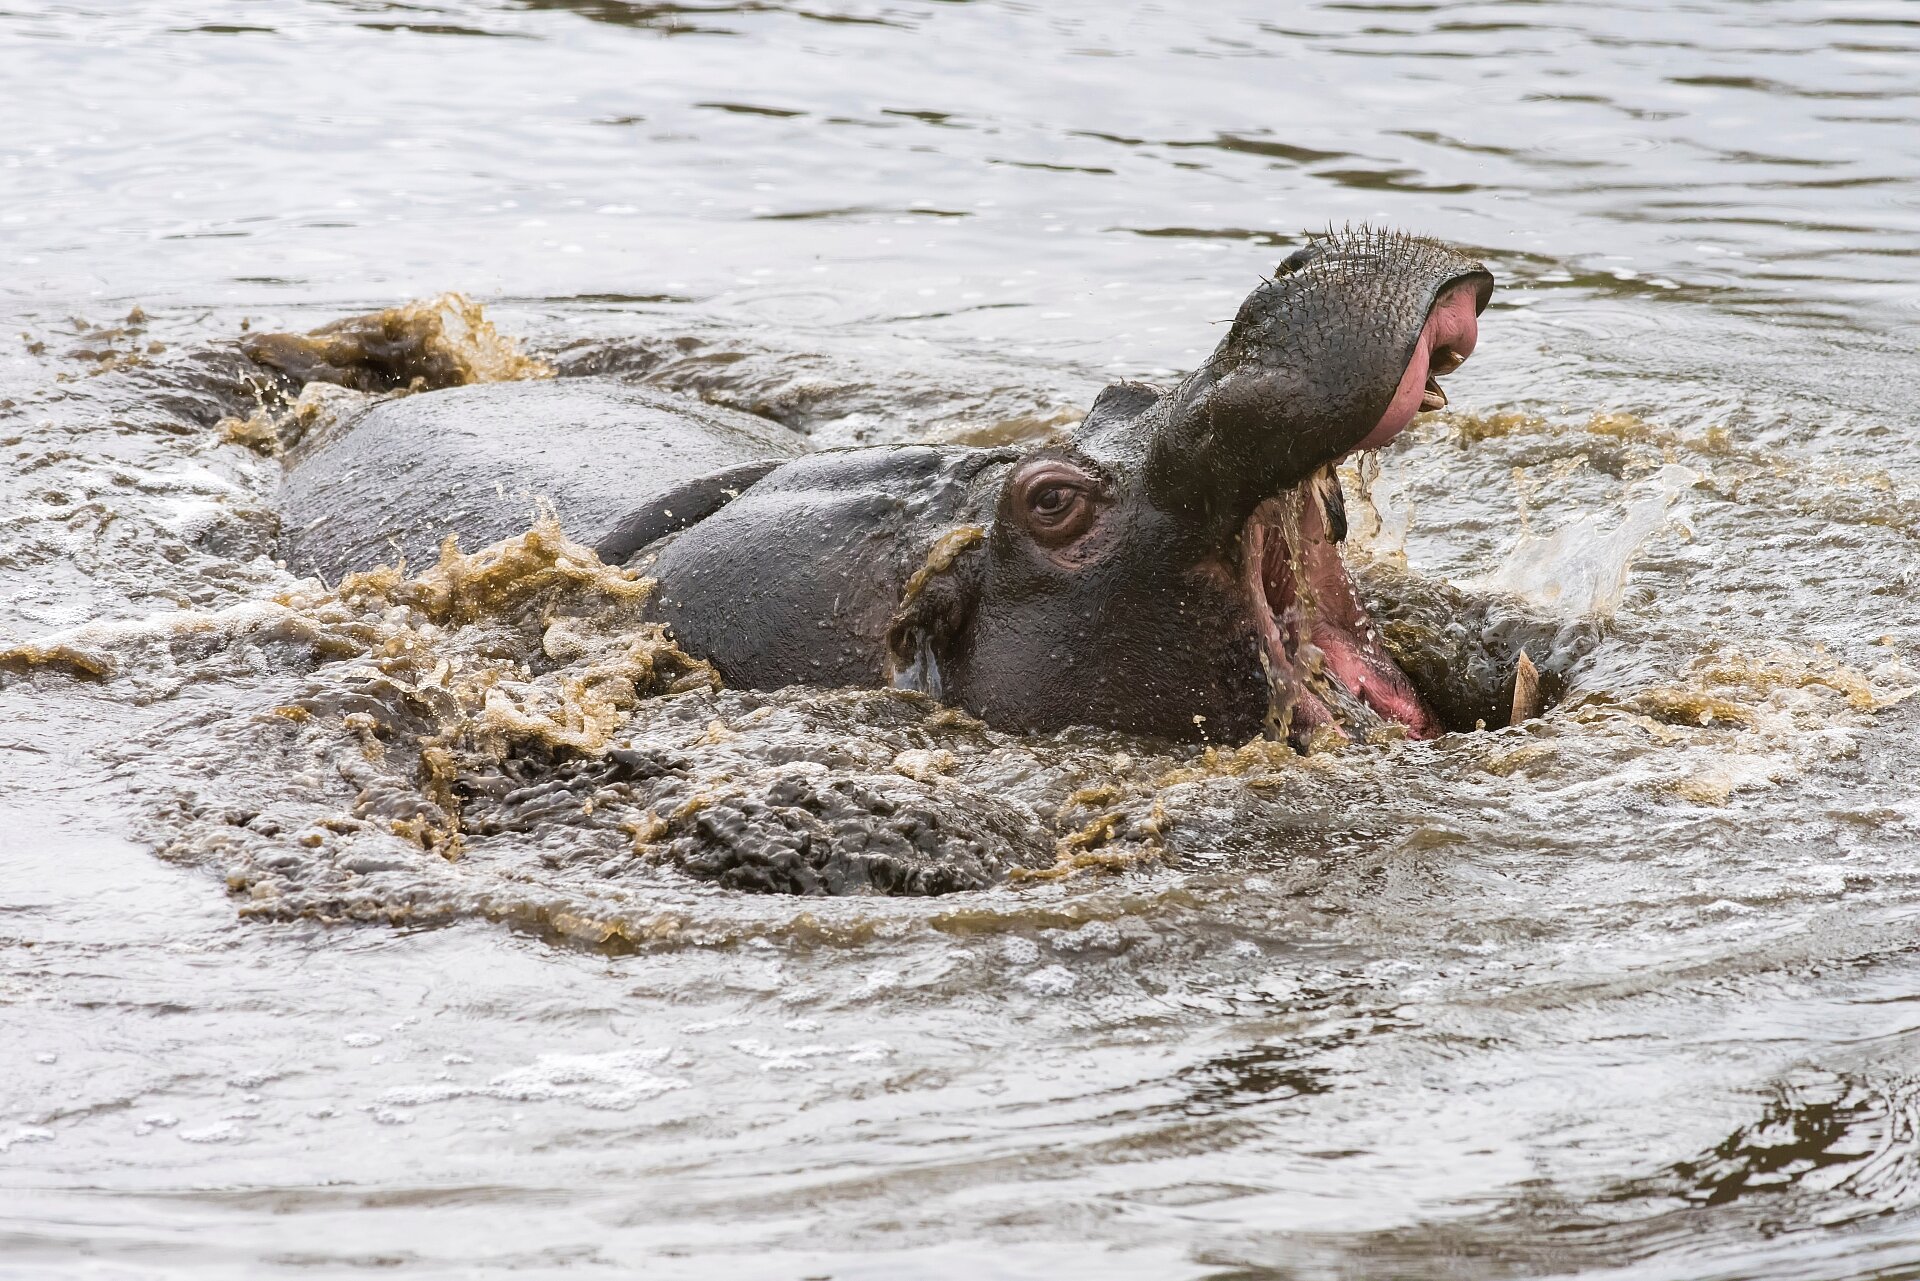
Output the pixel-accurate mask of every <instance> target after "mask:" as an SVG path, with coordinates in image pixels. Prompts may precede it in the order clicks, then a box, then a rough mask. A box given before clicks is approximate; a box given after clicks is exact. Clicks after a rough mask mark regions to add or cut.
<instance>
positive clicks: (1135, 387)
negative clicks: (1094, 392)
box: [1080, 383, 1167, 431]
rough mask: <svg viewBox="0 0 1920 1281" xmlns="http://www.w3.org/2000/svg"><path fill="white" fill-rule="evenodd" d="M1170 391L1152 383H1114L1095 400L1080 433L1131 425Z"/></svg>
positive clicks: (1105, 388)
mask: <svg viewBox="0 0 1920 1281" xmlns="http://www.w3.org/2000/svg"><path fill="white" fill-rule="evenodd" d="M1166 394H1167V393H1166V389H1165V388H1163V387H1155V386H1154V385H1153V384H1152V383H1112V384H1109V385H1108V386H1106V387H1104V388H1102V389H1101V391H1100V394H1099V395H1098V396H1095V397H1094V398H1093V408H1092V409H1089V410H1088V411H1087V416H1086V418H1085V419H1084V420H1083V421H1082V422H1081V424H1080V430H1082V431H1093V430H1096V429H1098V428H1101V427H1106V426H1109V425H1111V424H1113V423H1122V422H1131V421H1132V420H1133V419H1135V418H1138V417H1139V416H1140V415H1141V414H1144V413H1146V412H1147V410H1149V409H1151V408H1153V406H1154V405H1155V404H1156V403H1157V402H1158V401H1159V399H1160V398H1161V397H1162V396H1164V395H1166Z"/></svg>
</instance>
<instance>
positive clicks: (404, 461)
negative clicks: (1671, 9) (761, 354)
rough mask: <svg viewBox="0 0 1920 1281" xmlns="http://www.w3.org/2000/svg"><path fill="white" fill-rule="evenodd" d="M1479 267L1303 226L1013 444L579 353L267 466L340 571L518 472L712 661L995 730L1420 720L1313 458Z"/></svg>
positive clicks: (1479, 300) (316, 561) (1352, 434)
mask: <svg viewBox="0 0 1920 1281" xmlns="http://www.w3.org/2000/svg"><path fill="white" fill-rule="evenodd" d="M1492 287H1493V279H1492V276H1491V275H1490V274H1489V273H1488V272H1487V271H1486V269H1485V268H1484V267H1482V266H1481V265H1480V264H1479V263H1477V262H1474V261H1472V260H1471V259H1468V258H1466V257H1463V256H1462V255H1460V254H1459V253H1457V252H1455V251H1454V250H1451V249H1449V248H1447V247H1446V246H1443V245H1440V244H1437V243H1435V242H1432V241H1428V240H1422V239H1417V238H1413V237H1406V236H1399V235H1385V234H1378V233H1348V234H1342V235H1336V236H1329V237H1324V238H1319V239H1316V240H1314V241H1312V242H1310V243H1309V244H1308V245H1307V246H1306V247H1304V248H1303V249H1301V250H1299V251H1297V252H1295V253H1294V254H1293V255H1292V256H1291V257H1289V258H1288V259H1287V261H1286V262H1285V263H1283V264H1282V265H1281V268H1280V270H1279V271H1278V272H1277V273H1276V274H1275V276H1274V278H1273V279H1272V280H1271V281H1267V282H1265V283H1263V284H1262V285H1261V286H1260V287H1259V288H1258V289H1256V290H1255V291H1254V292H1253V293H1252V294H1251V295H1250V296H1249V297H1248V298H1247V300H1246V302H1245V303H1244V304H1243V305H1242V306H1241V308H1240V312H1239V314H1238V316H1237V317H1236V319H1235V320H1234V323H1233V325H1232V327H1231V329H1230V330H1229V332H1228V334H1227V336H1226V337H1225V339H1224V340H1223V341H1222V342H1221V343H1220V346H1219V348H1218V349H1217V350H1216V351H1215V352H1214V353H1213V355H1212V357H1211V358H1210V359H1209V360H1208V361H1207V362H1206V364H1204V365H1203V366H1202V367H1201V368H1200V369H1198V370H1196V371H1195V372H1194V373H1192V374H1190V375H1188V376H1187V377H1186V378H1185V379H1183V380H1182V381H1181V382H1179V383H1178V384H1177V385H1175V386H1173V387H1171V388H1167V389H1162V388H1158V387H1149V386H1146V385H1143V384H1135V383H1122V384H1117V385H1115V386H1112V387H1109V388H1107V390H1106V391H1104V392H1102V393H1101V395H1100V396H1099V398H1098V399H1097V400H1096V401H1095V403H1094V406H1093V408H1092V410H1091V412H1089V414H1088V415H1087V417H1086V419H1085V420H1084V421H1083V422H1082V423H1081V424H1080V425H1079V426H1078V427H1076V428H1075V429H1073V431H1072V432H1070V433H1068V434H1066V435H1065V436H1064V437H1062V438H1060V439H1057V440H1055V441H1051V442H1048V443H1046V444H1044V445H1042V446H1040V447H1037V448H994V449H971V448H963V447H936V446H914V445H907V446H891V447H886V446H882V447H870V448H861V449H845V450H828V451H821V452H817V453H811V454H806V453H803V452H802V442H801V439H800V438H799V437H797V436H795V435H793V434H792V433H789V432H786V431H784V430H783V429H781V428H779V427H776V426H773V425H771V424H766V423H764V422H760V421H759V420H754V419H750V418H746V417H744V416H742V415H735V414H730V413H722V412H720V411H716V410H713V409H712V408H711V407H708V406H704V405H699V404H697V403H694V402H689V401H685V400H680V399H678V398H672V397H668V396H665V395H661V394H658V393H652V392H639V391H635V390H633V389H630V388H625V387H622V386H620V385H618V384H612V383H600V382H597V381H595V380H584V379H582V380H561V381H560V382H558V383H550V384H507V385H496V386H492V387H488V388H484V389H483V388H472V389H466V390H464V391H455V392H447V393H429V394H426V395H420V396H415V397H410V398H406V399H403V400H399V401H394V402H389V403H387V404H385V405H382V406H380V407H377V408H376V409H374V410H372V411H370V412H369V413H367V414H366V415H364V416H363V417H362V418H361V419H360V420H358V421H357V422H355V423H353V424H349V425H348V427H347V429H346V430H345V431H344V432H337V433H335V436H334V438H333V439H332V440H330V441H327V442H324V443H323V444H322V445H321V446H320V447H319V448H317V449H315V450H312V451H310V452H309V454H307V455H306V456H304V457H301V458H296V459H294V460H292V461H291V463H290V468H289V479H288V482H287V491H286V502H285V509H284V513H283V514H284V516H285V521H286V528H287V529H288V531H289V543H290V547H289V552H290V556H291V558H292V561H293V563H294V565H295V566H296V568H301V569H305V570H310V571H317V572H320V573H322V574H325V575H337V574H340V573H343V572H347V571H351V570H355V569H363V568H366V567H367V566H368V565H370V564H372V563H373V562H375V561H377V560H382V559H386V560H390V559H391V558H392V554H393V548H394V547H395V546H396V545H397V546H398V547H400V548H401V549H402V550H403V551H406V552H408V553H409V554H411V555H413V556H415V557H420V556H423V555H426V554H429V553H430V552H431V549H432V548H433V547H434V546H435V545H436V544H437V542H438V541H439V538H440V537H441V536H442V535H443V534H445V533H447V532H455V533H458V534H460V535H461V537H462V541H463V543H464V544H465V545H467V546H469V547H471V546H474V545H475V544H476V542H478V541H485V540H487V539H489V538H495V537H500V536H504V535H505V534H507V533H511V532H514V531H515V530H517V529H519V528H523V527H524V525H525V522H526V518H527V514H528V511H529V509H530V503H529V501H528V498H527V494H528V493H529V492H537V493H539V494H540V495H542V496H543V497H544V498H545V500H546V501H548V502H550V503H551V504H552V506H553V508H554V509H555V511H556V512H557V513H558V514H559V516H560V518H561V521H562V523H563V525H564V526H565V527H566V528H567V530H568V532H569V533H570V534H571V535H572V536H574V537H575V538H576V539H580V540H582V541H587V542H590V543H593V544H595V545H596V547H597V549H598V550H599V551H600V553H601V555H602V556H603V557H604V558H605V559H608V560H610V561H619V562H626V563H630V564H632V565H634V566H636V567H638V568H641V569H644V570H645V572H646V573H648V574H649V575H650V576H652V577H654V578H655V579H657V580H658V583H659V587H658V590H657V592H656V593H655V596H654V599H653V602H652V604H651V606H650V608H651V609H652V610H653V611H654V612H655V614H656V616H657V617H658V618H660V619H661V620H662V621H664V622H666V623H667V624H669V625H670V626H671V628H672V629H673V632H674V634H675V637H676V639H677V640H678V641H679V643H680V644H681V645H682V647H683V648H685V649H687V650H688V651H689V652H690V653H693V654H696V655H698V656H700V657H703V658H706V659H708V660H710V661H711V662H712V663H713V664H714V665H715V667H716V668H717V669H718V670H719V672H720V674H721V676H722V677H723V678H724V679H725V680H726V681H727V682H728V683H730V684H734V685H737V686H743V687H754V688H773V687H778V686H782V685H789V684H799V683H805V684H819V685H880V684H891V685H895V686H901V687H909V688H915V689H919V690H922V691H924V692H926V693H928V694H930V695H932V696H934V697H936V698H939V699H941V700H943V701H946V702H949V703H952V704H955V705H957V706H960V707H962V708H965V709H966V710H968V711H970V712H972V713H974V714H976V715H978V716H980V717H982V718H983V719H985V720H987V721H989V722H990V723H993V724H997V725H1001V726H1003V727H1007V728H1014V729H1028V730H1051V729H1056V728H1060V727H1063V726H1067V725H1073V724H1091V725H1101V726H1109V727H1112V728H1116V729H1122V730H1128V731H1134V732H1142V733H1150V734H1156V735H1161V736H1167V737H1176V738H1197V737H1202V736H1205V737H1209V738H1215V739H1230V740H1237V739H1245V738H1249V737H1253V736H1255V735H1257V734H1259V733H1261V732H1263V731H1265V732H1268V733H1273V734H1277V735H1281V736H1287V735H1291V736H1293V737H1294V738H1296V739H1299V738H1303V737H1308V736H1311V735H1312V734H1313V733H1314V732H1316V731H1319V730H1322V729H1326V730H1331V731H1333V732H1336V733H1356V732H1366V731H1369V730H1372V729H1375V728H1379V727H1381V726H1382V725H1383V724H1384V725H1392V724H1398V725H1401V726H1404V727H1406V729H1407V730H1408V731H1409V732H1411V733H1413V734H1415V735H1417V736H1430V735H1433V734H1436V733H1438V732H1440V730H1441V727H1440V725H1439V723H1438V722H1437V720H1436V719H1435V717H1434V715H1433V713H1432V712H1431V711H1430V710H1429V709H1428V707H1427V705H1426V704H1425V703H1424V702H1423V700H1422V699H1421V697H1420V695H1419V694H1418V693H1417V692H1416V691H1415V690H1414V688H1413V686H1412V685H1411V683H1410V682H1409V681H1408V680H1407V678H1406V677H1405V676H1404V675H1403V674H1402V673H1401V672H1400V670H1399V669H1398V668H1397V667H1396V666H1395V665H1394V663H1393V662H1392V660H1391V659H1390V658H1389V657H1388V656H1387V654H1386V652H1385V650H1384V649H1383V648H1382V647H1381V644H1380V642H1379V639H1378V637H1377V636H1376V635H1375V633H1374V629H1373V626H1372V624H1371V622H1370V620H1369V619H1368V617H1367V614H1366V611H1365V610H1364V608H1363V607H1362V606H1361V604H1360V601H1359V598H1358V596H1357V594H1356V593H1355V592H1354V590H1353V587H1352V584H1351V583H1350V581H1349V580H1348V578H1347V575H1346V573H1345V570H1344V568H1343V567H1342V565H1341V562H1340V557H1339V552H1338V547H1337V543H1338V541H1339V539H1340V538H1341V537H1342V536H1343V535H1344V518H1343V516H1342V511H1341V506H1340V495H1339V486H1338V483H1337V481H1335V480H1334V479H1333V472H1332V465H1333V464H1334V463H1335V462H1336V461H1337V460H1338V459H1340V458H1342V457H1344V456H1345V455H1347V454H1349V453H1351V452H1353V451H1354V450H1356V449H1362V448H1377V447H1379V446H1380V445H1382V444H1384V443H1386V442H1387V441H1388V440H1390V439H1392V437H1393V436H1394V435H1395V434H1397V433H1398V432H1399V431H1400V430H1402V429H1403V428H1404V427H1405V426H1406V425H1407V424H1408V423H1409V422H1410V421H1411V420H1412V418H1413V416H1414V415H1415V414H1416V413H1417V412H1419V411H1420V409H1422V408H1423V407H1425V408H1432V407H1434V406H1435V405H1437V404H1444V403H1445V398H1444V396H1443V395H1442V394H1441V392H1440V390H1439V387H1438V384H1437V383H1435V382H1434V381H1433V378H1434V375H1436V374H1444V373H1446V372H1449V371H1450V370H1451V369H1453V368H1454V367H1455V366H1457V365H1458V364H1459V363H1460V362H1461V361H1462V360H1464V359H1465V358H1466V356H1467V355H1468V354H1469V353H1470V352H1471V351H1472V349H1473V344H1474V340H1475V337H1476V334H1477V328H1476V317H1477V316H1478V314H1479V312H1480V310H1481V309H1482V308H1483V307H1484V306H1485V305H1486V301H1487V297H1488V295H1489V294H1490V292H1491V290H1492ZM503 475H511V476H514V477H515V478H516V482H517V484H518V485H519V486H521V487H522V488H521V490H520V492H518V493H517V494H516V493H512V492H507V491H504V490H503V488H502V487H501V486H500V485H499V484H498V480H499V477H501V476H503Z"/></svg>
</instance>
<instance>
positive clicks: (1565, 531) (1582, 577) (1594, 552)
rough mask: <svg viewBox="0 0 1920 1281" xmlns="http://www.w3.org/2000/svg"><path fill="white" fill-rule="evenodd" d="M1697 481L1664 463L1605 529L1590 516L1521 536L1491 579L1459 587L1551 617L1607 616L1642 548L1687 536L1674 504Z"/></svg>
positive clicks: (1692, 473)
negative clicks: (1676, 534) (1668, 535)
mask: <svg viewBox="0 0 1920 1281" xmlns="http://www.w3.org/2000/svg"><path fill="white" fill-rule="evenodd" d="M1700 479H1701V478H1700V473H1698V472H1696V471H1694V470H1693V469H1692V468H1690V467H1682V466H1680V465H1679V464H1678V463H1668V464H1667V465H1665V466H1664V467H1662V468H1660V470H1659V471H1657V472H1655V473H1654V475H1653V476H1652V477H1651V478H1649V479H1648V480H1646V481H1643V482H1641V483H1640V484H1638V485H1636V486H1634V487H1633V489H1631V490H1629V491H1628V496H1627V498H1626V502H1625V511H1624V513H1623V514H1622V515H1621V517H1620V519H1619V521H1618V523H1616V524H1615V525H1613V527H1612V528H1610V529H1608V528H1604V527H1603V522H1604V521H1605V519H1606V518H1605V516H1604V515H1603V514H1602V513H1598V512H1589V513H1587V514H1585V515H1582V516H1579V517H1576V518H1575V519H1573V520H1571V521H1569V522H1567V523H1566V524H1564V525H1562V526H1560V527H1559V528H1558V529H1556V530H1554V531H1553V532H1552V533H1550V534H1545V535H1541V534H1535V533H1533V532H1531V531H1529V530H1522V531H1521V533H1520V535H1519V536H1518V537H1517V538H1516V539H1515V540H1514V543H1513V546H1512V547H1510V548H1508V549H1507V553H1506V555H1505V556H1504V557H1503V558H1502V559H1501V562H1500V564H1499V566H1498V567H1497V568H1496V569H1494V570H1493V572H1492V573H1489V574H1486V575H1484V576H1482V577H1480V578H1477V579H1473V580H1470V581H1469V582H1468V583H1466V584H1463V585H1464V586H1467V587H1469V588H1471V589H1475V590H1479V591H1489V592H1505V593H1507V594H1509V595H1512V596H1517V597H1519V598H1520V599H1521V600H1524V601H1526V602H1528V603H1529V604H1532V605H1537V606H1540V607H1542V608H1544V609H1549V610H1552V611H1554V612H1555V613H1563V614H1574V615H1579V616H1581V617H1587V618H1611V617H1612V616H1613V614H1614V613H1615V612H1616V611H1617V610H1618V609H1619V608H1620V602H1621V600H1622V599H1623V598H1624V597H1625V595H1626V590H1627V576H1628V573H1629V571H1630V570H1631V569H1632V568H1633V562H1634V560H1635V559H1636V558H1637V557H1638V556H1639V555H1640V553H1641V552H1642V551H1643V550H1645V548H1646V546H1647V544H1649V543H1651V542H1652V541H1653V540H1654V539H1655V538H1656V537H1658V536H1659V535H1661V534H1662V533H1665V532H1666V531H1667V530H1669V529H1675V528H1678V529H1681V530H1683V531H1686V532H1688V533H1689V534H1691V526H1690V525H1689V524H1688V520H1687V513H1686V511H1685V509H1684V508H1681V507H1679V502H1680V497H1681V495H1683V494H1684V493H1686V491H1687V490H1689V489H1691V488H1693V487H1694V486H1695V485H1697V484H1699V483H1700Z"/></svg>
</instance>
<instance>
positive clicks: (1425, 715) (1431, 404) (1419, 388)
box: [1236, 284, 1479, 742]
mask: <svg viewBox="0 0 1920 1281" xmlns="http://www.w3.org/2000/svg"><path fill="white" fill-rule="evenodd" d="M1476 302H1477V300H1476V296H1475V287H1474V286H1473V285H1471V284H1466V285H1460V286H1456V287H1454V288H1452V289H1450V290H1447V291H1445V292H1444V293H1442V295H1441V296H1440V297H1439V298H1438V299H1437V300H1435V302H1434V304H1433V307H1432V309H1431V310H1430V311H1429V312H1428V315H1427V321H1426V324H1425V325H1424V326H1423V328H1422V330H1421V333H1420V337H1419V340H1418V341H1417V342H1416V343H1415V345H1414V351H1413V354H1412V357H1411V358H1410V359H1409V360H1408V362H1407V367H1406V369H1405V370H1404V371H1403V373H1402V375H1401V378H1400V383H1399V385H1398V387H1397V388H1396V389H1395V391H1394V395H1393V399H1392V401H1391V402H1390V403H1389V404H1388V407H1387V410H1386V412H1385V413H1384V414H1382V415H1381V417H1380V421H1379V422H1378V423H1377V424H1376V425H1375V426H1374V428H1373V430H1372V431H1370V432H1368V433H1367V435H1366V437H1365V438H1364V439H1362V440H1361V442H1360V444H1359V445H1358V446H1356V447H1355V449H1354V451H1353V452H1355V453H1357V452H1360V451H1361V450H1370V449H1378V448H1380V447H1381V446H1383V445H1385V444H1387V443H1388V442H1389V441H1391V440H1393V439H1394V437H1396V436H1398V435H1399V434H1400V433H1401V432H1402V431H1404V430H1406V428H1407V427H1408V425H1409V424H1411V423H1412V421H1413V419H1414V416H1415V415H1416V414H1418V413H1421V412H1424V411H1429V410H1434V409H1439V408H1442V407H1443V406H1445V405H1446V403H1447V397H1446V393H1445V392H1444V391H1443V390H1442V389H1441V387H1440V384H1439V381H1438V377H1439V375H1442V374H1447V373H1451V372H1452V371H1453V370H1455V369H1458V368H1459V367H1460V365H1461V364H1463V363H1464V362H1465V361H1466V359H1467V357H1468V356H1469V355H1471V354H1472V352H1473V348H1474V343H1475V340H1476V338H1477V337H1478V332H1479V328H1478V320H1477V312H1478V307H1477V305H1476ZM1345 537H1346V515H1345V509H1344V504H1343V500H1342V497H1341V493H1340V482H1339V479H1338V477H1337V476H1336V475H1335V472H1334V464H1332V463H1329V464H1327V465H1326V466H1325V467H1323V468H1322V469H1321V470H1320V471H1319V472H1317V473H1315V474H1314V475H1313V476H1312V477H1310V478H1309V479H1308V480H1306V481H1304V482H1302V483H1301V484H1299V485H1296V486H1295V487H1293V488H1292V489H1290V490H1287V491H1285V492H1284V493H1282V494H1279V495H1277V496H1275V497H1272V498H1269V499H1267V500H1266V501H1264V502H1262V503H1261V504H1260V505H1259V506H1258V507H1256V508H1255V509H1254V511H1253V514H1252V515H1251V516H1249V517H1248V518H1247V522H1246V524H1245V525H1244V526H1242V528H1241V531H1240V536H1239V540H1238V546H1237V548H1236V550H1237V552H1238V560H1239V573H1240V577H1241V580H1242V584H1243V586H1244V589H1245V591H1246V594H1247V597H1248V599H1249V601H1250V604H1251V612H1252V616H1253V622H1254V627H1255V630H1256V632H1257V633H1258V636H1259V641H1260V647H1261V653H1260V662H1261V667H1262V668H1263V669H1264V671H1265V672H1266V677H1267V692H1268V706H1267V732H1268V733H1269V734H1271V735H1272V736H1274V737H1275V738H1282V739H1291V740H1294V741H1296V742H1310V741H1311V740H1312V739H1313V738H1314V737H1316V736H1317V735H1322V734H1328V733H1330V734H1332V735H1334V736H1336V737H1338V738H1341V739H1345V738H1349V737H1353V736H1356V735H1357V736H1360V737H1371V736H1373V735H1375V734H1377V733H1380V732H1381V731H1390V730H1391V728H1392V727H1393V726H1400V727H1403V728H1404V730H1405V732H1406V733H1407V735H1409V736H1410V737H1413V738H1421V739H1426V738H1437V737H1439V736H1440V735H1441V734H1443V733H1445V732H1446V729H1445V727H1444V726H1443V725H1441V724H1440V722H1439V719H1438V718H1437V717H1436V716H1435V715H1434V714H1433V711H1432V710H1431V709H1430V708H1428V707H1427V705H1426V702H1425V700H1423V699H1422V698H1421V697H1420V693H1419V691H1418V690H1416V689H1415V688H1414V686H1413V683H1412V682H1411V681H1410V680H1408V679H1407V676H1406V674H1405V673H1404V672H1402V671H1401V670H1400V668H1399V666H1398V665H1397V664H1396V663H1395V662H1394V661H1393V659H1392V657H1391V656H1390V655H1389V654H1388V653H1387V652H1386V649H1385V647H1384V646H1383V645H1382V644H1381V641H1380V634H1379V631H1378V629H1377V628H1375V626H1374V624H1373V620H1372V619H1371V618H1370V617H1369V616H1368V614H1367V610H1366V606H1365V605H1364V604H1363V603H1362V602H1361V600H1360V596H1359V593H1358V592H1357V591H1356V590H1355V588H1354V585H1353V580H1352V579H1351V578H1350V577H1348V575H1347V569H1346V565H1345V564H1344V563H1343V562H1342V561H1341V559H1340V552H1339V544H1340V542H1341V541H1342V540H1343V539H1344V538H1345Z"/></svg>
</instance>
